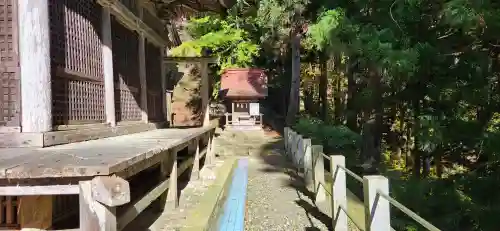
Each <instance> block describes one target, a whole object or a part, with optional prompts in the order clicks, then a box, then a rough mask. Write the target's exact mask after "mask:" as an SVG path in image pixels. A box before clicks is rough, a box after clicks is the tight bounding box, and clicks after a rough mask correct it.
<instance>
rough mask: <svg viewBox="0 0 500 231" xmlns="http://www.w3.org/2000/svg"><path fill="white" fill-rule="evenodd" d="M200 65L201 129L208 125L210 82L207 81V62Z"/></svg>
mask: <svg viewBox="0 0 500 231" xmlns="http://www.w3.org/2000/svg"><path fill="white" fill-rule="evenodd" d="M200 65H201V86H200V87H201V91H200V93H201V102H202V107H201V108H202V110H203V112H202V113H203V114H202V115H203V127H207V126H209V125H210V107H209V104H210V102H209V101H210V96H209V92H210V86H209V84H210V81H209V79H208V62H206V61H202V62H201V63H200Z"/></svg>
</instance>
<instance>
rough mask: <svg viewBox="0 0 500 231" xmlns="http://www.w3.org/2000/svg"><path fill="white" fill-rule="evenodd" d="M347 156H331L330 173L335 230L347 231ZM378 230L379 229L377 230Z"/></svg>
mask: <svg viewBox="0 0 500 231" xmlns="http://www.w3.org/2000/svg"><path fill="white" fill-rule="evenodd" d="M339 166H342V167H344V168H345V157H344V156H342V155H332V156H330V174H332V180H333V182H332V201H331V202H332V217H333V230H335V231H347V229H348V226H347V214H346V211H343V210H342V209H341V207H342V208H344V209H346V210H347V192H346V191H347V184H346V175H345V170H344V169H341V168H339ZM377 231H378V230H377Z"/></svg>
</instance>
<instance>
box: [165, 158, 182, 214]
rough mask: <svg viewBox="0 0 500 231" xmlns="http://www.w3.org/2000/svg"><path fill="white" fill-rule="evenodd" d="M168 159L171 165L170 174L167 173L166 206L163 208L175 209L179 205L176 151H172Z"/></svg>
mask: <svg viewBox="0 0 500 231" xmlns="http://www.w3.org/2000/svg"><path fill="white" fill-rule="evenodd" d="M168 159H169V160H170V161H169V163H168V165H169V166H172V167H171V168H169V170H170V174H169V186H168V191H167V208H165V209H175V208H177V207H179V195H178V193H179V192H178V188H177V180H178V177H177V167H178V163H177V152H172V153H171V154H170V155H169V158H168ZM168 207H170V208H168Z"/></svg>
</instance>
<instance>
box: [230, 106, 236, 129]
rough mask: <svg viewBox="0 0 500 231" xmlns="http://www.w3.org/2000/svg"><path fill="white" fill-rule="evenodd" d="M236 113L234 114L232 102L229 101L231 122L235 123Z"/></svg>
mask: <svg viewBox="0 0 500 231" xmlns="http://www.w3.org/2000/svg"><path fill="white" fill-rule="evenodd" d="M236 120H237V119H236V115H235V114H234V102H233V101H231V124H233V125H234V124H235V123H236Z"/></svg>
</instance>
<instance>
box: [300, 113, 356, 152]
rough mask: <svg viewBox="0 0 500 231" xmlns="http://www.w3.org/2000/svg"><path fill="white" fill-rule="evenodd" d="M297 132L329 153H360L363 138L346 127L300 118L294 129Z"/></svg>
mask: <svg viewBox="0 0 500 231" xmlns="http://www.w3.org/2000/svg"><path fill="white" fill-rule="evenodd" d="M293 129H294V130H295V131H297V132H298V133H300V134H302V135H303V136H306V137H309V138H311V139H312V142H313V144H322V145H324V146H325V147H324V148H325V149H326V150H327V151H329V152H332V153H334V152H341V153H343V154H345V155H351V156H353V157H354V155H355V154H356V153H357V152H358V150H359V146H360V141H361V137H360V136H359V135H358V134H356V133H355V132H353V131H351V130H349V128H347V127H345V126H335V125H328V124H325V123H324V122H323V121H321V120H320V119H317V118H300V119H299V121H298V122H297V123H296V124H295V126H294V127H293Z"/></svg>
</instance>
